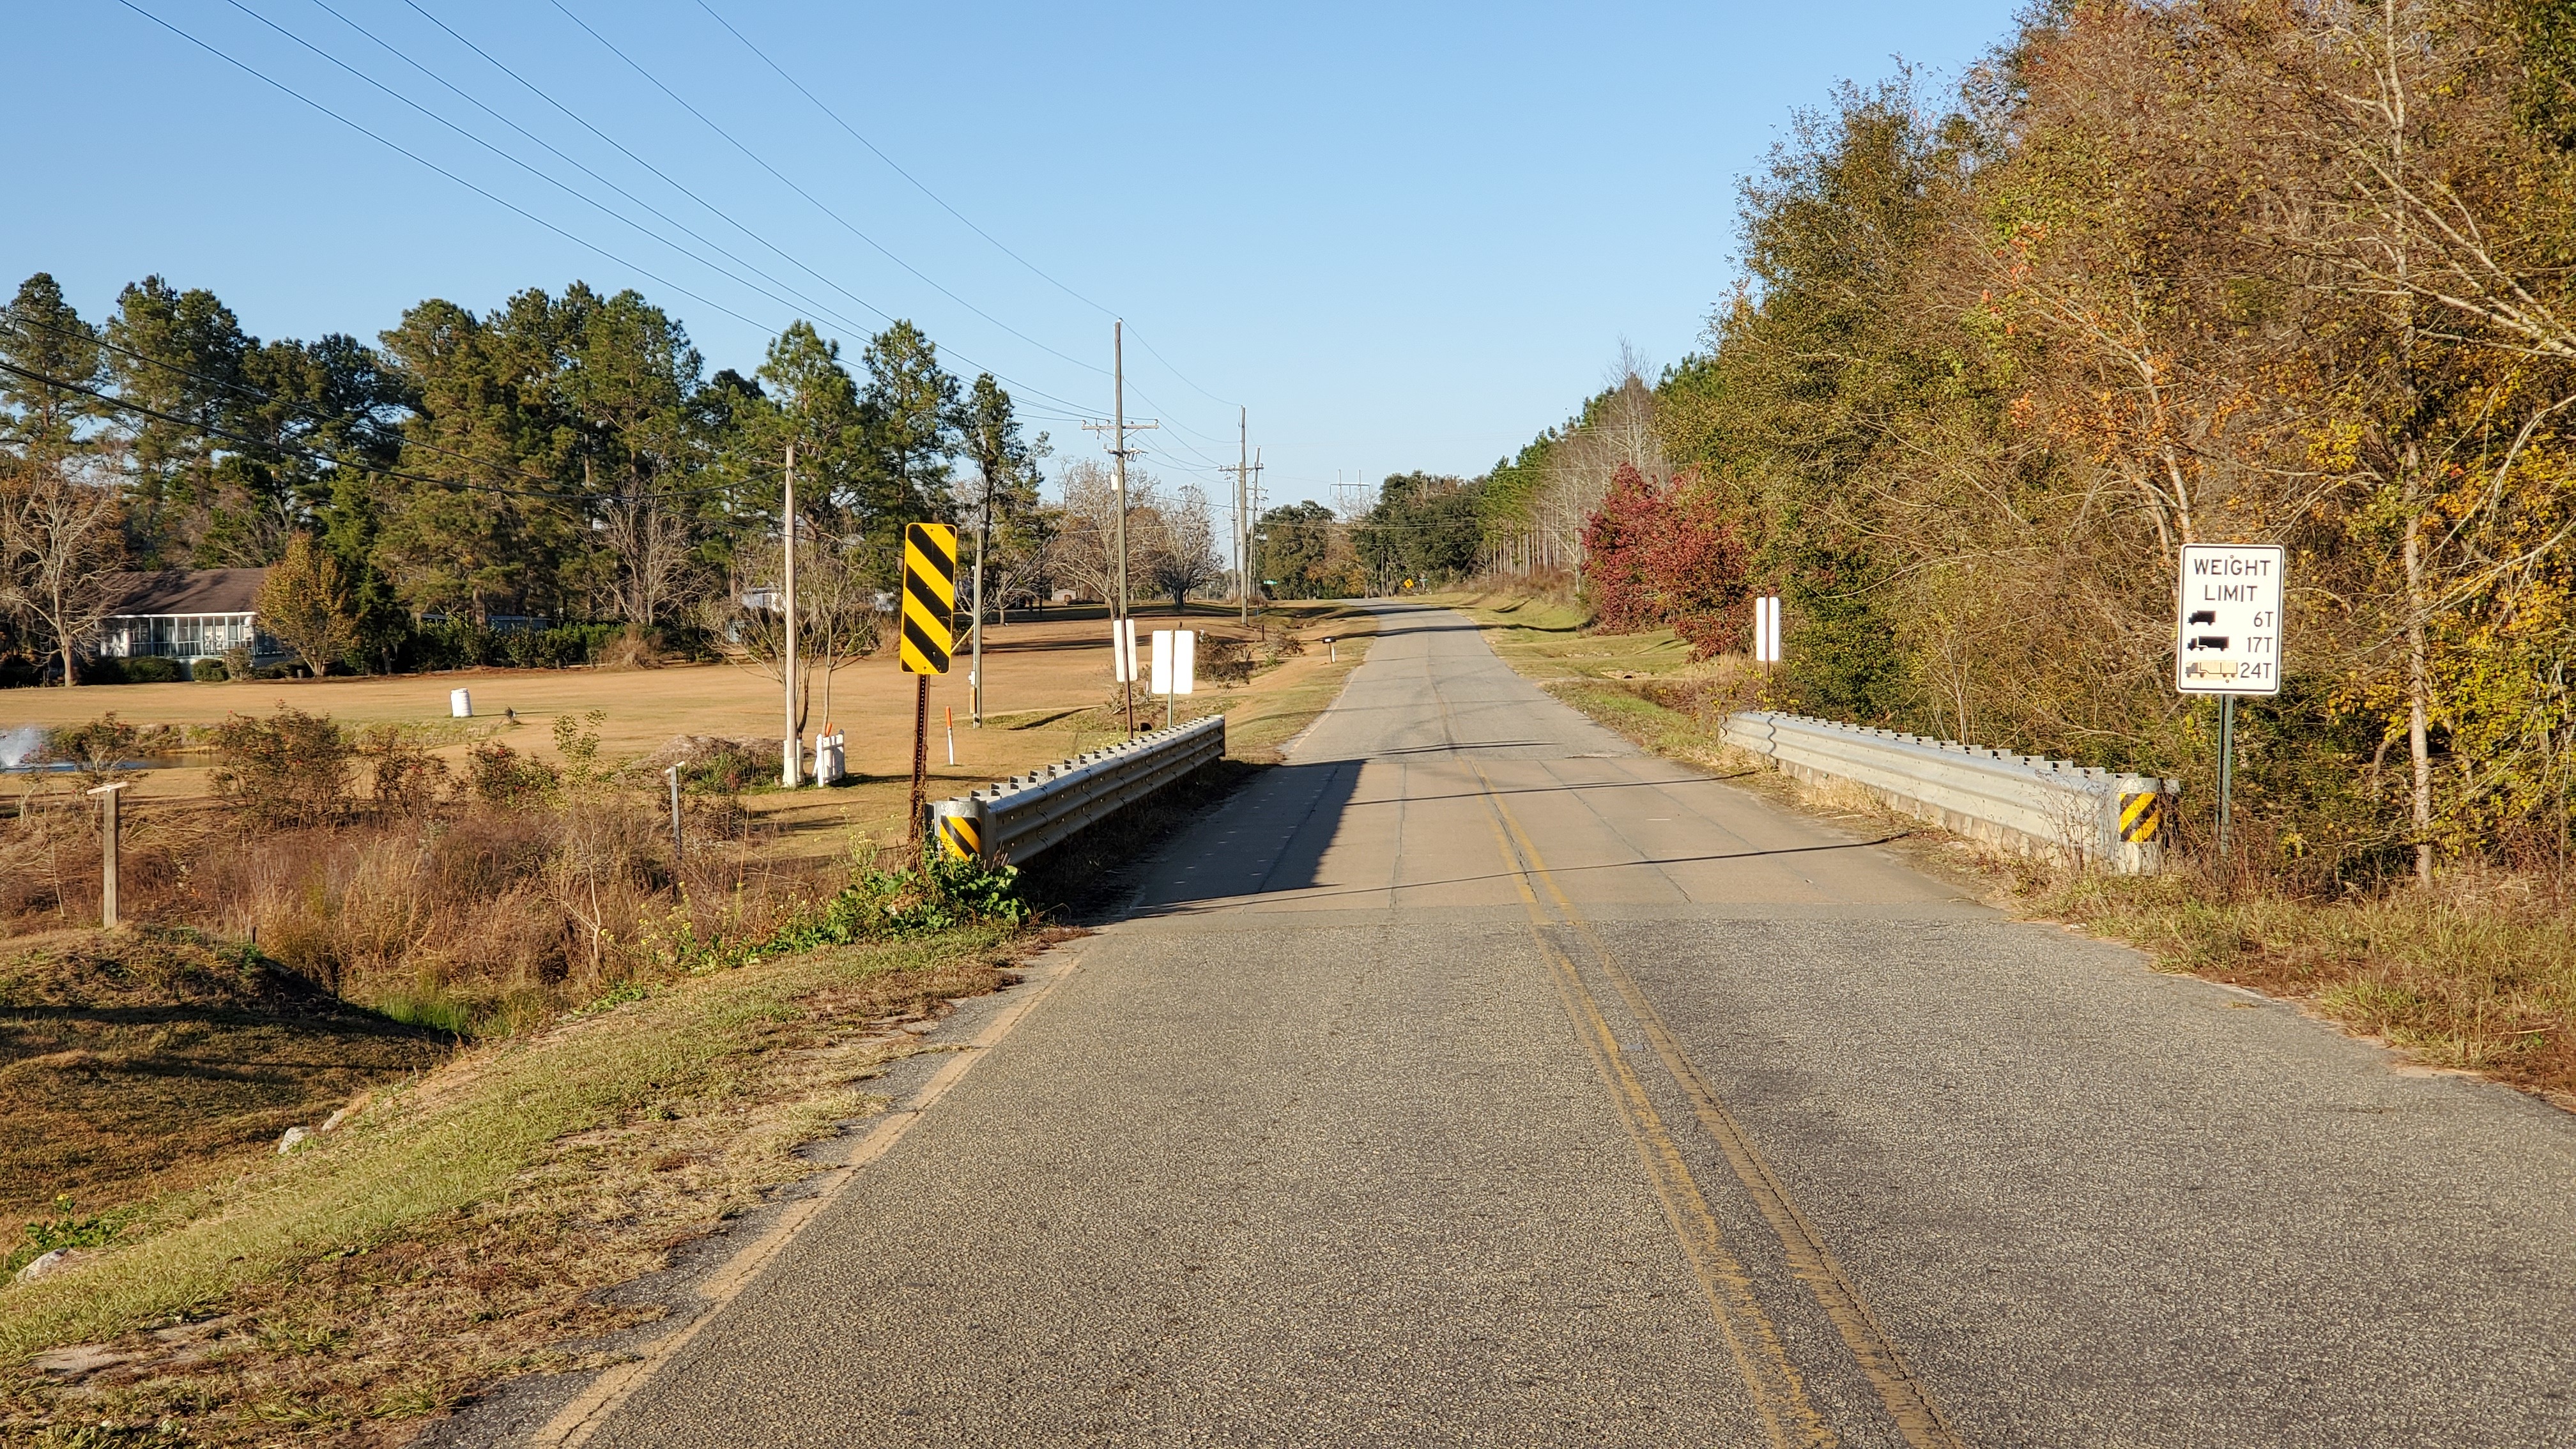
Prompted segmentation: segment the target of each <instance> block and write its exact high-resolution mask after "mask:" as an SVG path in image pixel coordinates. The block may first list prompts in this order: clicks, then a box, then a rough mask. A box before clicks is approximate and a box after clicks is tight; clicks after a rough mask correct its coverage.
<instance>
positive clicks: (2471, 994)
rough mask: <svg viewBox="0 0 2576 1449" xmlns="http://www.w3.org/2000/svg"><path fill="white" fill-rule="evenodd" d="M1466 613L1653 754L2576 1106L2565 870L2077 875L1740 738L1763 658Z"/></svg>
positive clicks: (2008, 902)
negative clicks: (2376, 884) (1820, 776)
mask: <svg viewBox="0 0 2576 1449" xmlns="http://www.w3.org/2000/svg"><path fill="white" fill-rule="evenodd" d="M1428 602H1434V603H1439V604H1443V605H1446V606H1447V607H1450V608H1455V609H1458V610H1459V611H1460V612H1462V613H1465V614H1466V615H1468V616H1469V617H1470V618H1472V619H1474V620H1475V621H1476V622H1477V624H1478V625H1479V626H1480V627H1481V628H1482V629H1483V630H1484V632H1485V637H1486V639H1487V641H1488V642H1489V643H1491V644H1492V645H1493V646H1494V651H1495V652H1496V653H1497V654H1499V655H1501V656H1502V657H1503V659H1504V660H1506V661H1507V662H1509V663H1510V664H1511V665H1512V667H1513V668H1514V669H1516V670H1518V671H1519V672H1520V673H1522V674H1523V675H1525V676H1527V677H1528V678H1530V679H1532V680H1534V681H1536V682H1538V683H1540V684H1541V685H1543V686H1545V687H1546V688H1547V689H1548V690H1549V692H1550V693H1552V694H1554V695H1555V696H1556V697H1557V698H1559V699H1562V700H1564V701H1565V702H1566V703H1567V704H1570V705H1572V706H1574V707H1575V708H1576V709H1578V710H1581V711H1582V712H1583V713H1584V714H1586V715H1588V716H1589V717H1591V718H1592V719H1593V720H1594V721H1596V722H1598V723H1600V724H1602V725H1605V726H1607V727H1609V728H1610V729H1613V730H1615V731H1617V732H1618V733H1620V734H1621V735H1623V736H1625V737H1627V738H1628V739H1630V740H1633V741H1635V742H1636V743H1637V744H1638V745H1640V746H1642V747H1644V748H1646V749H1649V750H1652V751H1654V752H1655V753H1657V754H1661V755H1667V756H1670V757H1672V758H1675V759H1681V760H1686V761H1689V762H1691V763H1693V764H1696V765H1699V766H1701V767H1703V768H1706V769H1708V770H1710V771H1711V772H1712V773H1716V774H1721V775H1727V776H1730V777H1735V778H1737V780H1738V782H1739V783H1741V784H1744V785H1748V786H1753V787H1755V788H1758V789H1760V790H1761V791H1762V792H1763V793H1764V794H1766V795H1768V796H1771V797H1773V798H1775V799H1778V800H1781V801H1783V802H1786V803H1791V804H1795V805H1798V806H1800V807H1802V808H1805V809H1808V810H1811V811H1817V812H1820V813H1827V814H1833V815H1837V816H1842V817H1845V818H1850V817H1854V816H1869V817H1871V818H1872V819H1873V820H1875V821H1880V822H1884V823H1887V824H1889V825H1894V826H1898V827H1901V828H1903V829H1905V830H1908V831H1910V832H1913V834H1914V835H1915V837H1916V840H1917V843H1918V844H1921V845H1924V846H1926V847H1927V848H1929V849H1931V850H1933V851H1935V852H1936V853H1935V854H1932V855H1930V856H1928V857H1927V862H1928V863H1934V864H1938V865H1942V866H1946V867H1949V868H1951V869H1952V870H1956V871H1964V872H1967V873H1970V874H1972V875H1973V876H1974V877H1975V878H1977V879H1978V880H1980V881H1982V882H1983V883H1984V884H1985V886H1986V887H1987V889H1988V890H1989V892H1990V893H1991V894H1992V897H1993V898H1994V899H1995V901H1996V902H1997V903H1998V904H2000V905H2003V906H2005V907H2006V908H2008V909H2010V910H2013V911H2014V912H2016V913H2017V914H2020V915H2023V916H2026V917H2030V918H2034V919H2051V920H2062V921H2067V922H2070V923H2073V924H2076V925H2079V926H2081V927H2083V928H2084V929H2086V930H2088V931H2091V932H2093V933H2094V934H2096V935H2100V936H2104V937H2107V938H2111V939H2115V940H2120V941H2125V942H2128V943H2129V944H2132V945H2135V946H2138V947H2140V948H2142V949H2144V950H2146V951H2147V952H2149V953H2150V954H2151V955H2152V956H2153V957H2154V958H2155V961H2156V963H2157V965H2158V966H2159V967H2160V968H2161V969H2164V970H2169V971H2179V972H2188V973H2191V974H2194V975H2198V976H2203V977H2207V978H2209V979H2211V980H2215V981H2225V982H2228V983H2230V984H2233V985H2241V986H2245V987H2249V988H2252V989H2255V990H2259V991H2262V992H2265V993H2266V994H2269V995H2274V996H2279V997H2283V998H2285V999H2288V1000H2292V1001H2295V1002H2297V1003H2299V1004H2300V1005H2301V1006H2302V1007H2303V1008H2305V1009H2306V1010H2308V1011H2310V1012H2312V1013H2313V1014H2315V1015H2317V1016H2319V1017H2322V1018H2324V1019H2326V1020H2329V1021H2332V1022H2335V1023H2336V1024H2338V1025H2340V1026H2342V1027H2344V1028H2346V1029H2347V1030H2350V1031H2353V1032H2355V1033H2357V1034H2359V1035H2363V1036H2366V1037H2370V1038H2373V1039H2376V1040H2380V1041H2383V1042H2385V1043H2387V1044H2388V1045H2390V1046H2393V1047H2397V1048H2399V1049H2401V1050H2403V1051H2405V1052H2407V1053H2409V1054H2410V1055H2412V1056H2413V1057H2414V1058H2416V1059H2417V1060H2418V1061H2421V1062H2423V1063H2425V1064H2426V1065H2428V1066H2433V1067H2438V1068H2443V1069H2450V1070H2460V1071H2469V1072H2476V1073H2480V1074H2482V1075H2485V1076H2490V1077H2493V1078H2496V1079H2497V1080H2500V1081H2504V1082H2509V1083H2512V1084H2513V1085H2515V1086H2518V1087H2522V1088H2525V1089H2528V1090H2531V1091H2535V1092H2539V1093H2542V1094H2543V1095H2546V1096H2548V1097H2549V1098H2550V1099H2551V1100H2553V1101H2555V1102H2557V1103H2558V1104H2559V1105H2561V1106H2565V1107H2569V1108H2571V1109H2576V900H2571V899H2570V893H2569V891H2568V889H2567V883H2566V882H2563V881H2555V880H2550V879H2546V878H2541V877H2535V876H2514V875H2508V874H2503V873H2499V872H2494V871H2490V870H2486V869H2482V868H2480V867H2477V866H2475V865H2468V864H2464V865H2460V866H2455V867H2454V868H2453V869H2452V870H2451V871H2450V872H2448V873H2447V874H2446V876H2445V877H2444V879H2443V881H2442V883H2441V884H2440V885H2438V886H2437V887H2436V888H2435V889H2433V890H2431V891H2423V890H2418V889H2414V888H2412V887H2403V886H2401V887H2397V888H2393V889H2390V890H2387V891H2384V892H2379V893H2358V892H2345V893H2343V894H2340V895H2324V894H2322V893H2318V892H2315V891H2313V890H2312V889H2311V888H2306V887H2303V885H2302V883H2301V882H2300V881H2299V880H2298V879H2297V877H2296V876H2295V875H2294V874H2292V873H2291V872H2289V871H2288V870H2276V869H2270V868H2267V867H2265V866H2262V865H2256V866H2253V867H2250V868H2248V867H2243V866H2242V865H2240V867H2239V868H2235V869H2221V868H2218V867H2216V866H2215V865H2214V864H2213V863H2211V862H2207V861H2202V860H2198V859H2195V858H2190V857H2180V858H2175V859H2173V860H2172V861H2171V864H2170V868H2169V869H2168V870H2167V872H2166V873H2165V874H2163V875H2160V876H2145V877H2135V876H2132V877H2122V876H2102V875H2068V874H2064V873H2060V872H2054V871H2050V870H2048V869H2045V868H2043V867H2041V866H2039V865H2038V864H2036V863H2035V862H2032V861H2030V860H2027V859H2024V858H2022V857H2019V856H2008V855H2003V854H1999V853H1997V852H1995V851H1993V850H1991V849H1988V848H1985V847H1982V846H1979V845H1976V844H1974V843H1973V842H1969V841H1965V840H1961V839H1958V838H1955V837H1949V836H1947V835H1946V833H1945V832H1942V831H1939V830H1936V829H1934V828H1933V827H1931V826H1927V825H1924V824H1922V823H1921V822H1919V821H1916V820H1913V819H1911V818H1910V817H1903V816H1897V815H1894V814H1892V813H1889V812H1885V811H1881V810H1878V809H1877V808H1876V807H1875V806H1874V805H1873V804H1872V803H1871V802H1870V801H1869V800H1868V799H1867V798H1866V796H1864V795H1863V794H1862V793H1861V792H1859V791H1857V790H1838V789H1834V788H1832V787H1822V788H1818V787H1810V786H1805V785H1801V784H1799V783H1797V782H1795V781H1792V780H1789V779H1788V778H1787V777H1785V776H1782V775H1778V774H1775V773H1773V772H1771V771H1770V770H1769V769H1768V767H1767V763H1766V762H1765V761H1763V760H1761V759H1759V758H1758V757H1756V756H1752V755H1749V754H1746V753H1744V752H1742V751H1739V750H1735V749H1732V748H1730V747H1729V746H1727V745H1726V744H1725V743H1724V742H1723V741H1722V740H1721V739H1720V738H1719V733H1718V726H1719V724H1720V723H1721V722H1722V721H1723V719H1724V717H1725V715H1726V713H1727V712H1728V711H1730V710H1734V709H1743V708H1750V707H1755V706H1756V705H1757V703H1758V701H1759V699H1760V681H1759V675H1758V671H1757V670H1756V669H1755V668H1754V667H1753V666H1751V665H1750V664H1748V663H1747V662H1746V661H1744V660H1743V659H1741V658H1737V657H1720V658H1717V659H1713V660H1706V661H1699V662H1694V661H1692V660H1691V658H1690V653H1689V649H1688V647H1687V646H1686V645H1684V644H1683V643H1682V642H1681V641H1680V640H1678V639H1676V638H1674V637H1673V635H1672V634H1671V632H1670V631H1668V630H1657V631H1654V632H1651V633H1642V634H1598V633H1589V632H1586V631H1585V629H1584V621H1583V616H1582V614H1581V612H1580V611H1579V610H1578V609H1576V608H1575V607H1573V606H1572V605H1570V604H1567V603H1565V602H1563V601H1551V600H1544V599H1538V600H1531V599H1520V598H1515V597H1513V596H1511V595H1508V594H1482V595H1478V594H1463V595H1445V596H1439V597H1436V598H1434V599H1431V600H1428Z"/></svg>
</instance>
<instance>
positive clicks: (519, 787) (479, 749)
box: [465, 740, 563, 808]
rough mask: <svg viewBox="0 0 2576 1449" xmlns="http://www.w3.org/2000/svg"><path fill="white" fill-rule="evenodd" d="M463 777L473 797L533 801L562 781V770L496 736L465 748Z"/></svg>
mask: <svg viewBox="0 0 2576 1449" xmlns="http://www.w3.org/2000/svg"><path fill="white" fill-rule="evenodd" d="M465 769H466V775H465V781H466V786H467V788H469V789H471V790H472V791H473V792H474V798H476V799H478V800H482V801H485V802H486V803H489V804H493V805H507V806H512V807H514V808H515V807H518V806H525V805H533V804H535V803H536V802H537V801H539V800H542V799H544V798H545V796H546V795H547V793H548V792H550V791H552V790H553V789H554V788H555V787H556V786H557V785H560V784H562V783H563V772H562V771H560V770H557V769H556V768H555V767H554V766H552V765H549V764H547V763H546V762H545V761H543V760H534V759H529V758H528V757H526V756H524V755H522V754H520V753H519V752H518V751H517V750H514V749H511V748H510V747H509V746H508V745H505V744H503V743H501V742H500V741H499V740H485V741H483V742H481V743H479V744H476V745H474V746H472V747H471V748H469V749H467V750H466V752H465Z"/></svg>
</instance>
